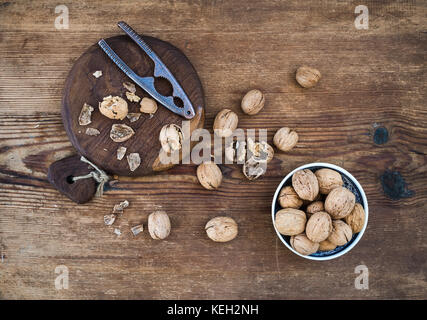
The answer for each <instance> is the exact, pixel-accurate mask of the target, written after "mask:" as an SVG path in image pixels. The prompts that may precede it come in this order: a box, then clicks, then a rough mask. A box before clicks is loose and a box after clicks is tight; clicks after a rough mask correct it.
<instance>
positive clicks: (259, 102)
mask: <svg viewBox="0 0 427 320" xmlns="http://www.w3.org/2000/svg"><path fill="white" fill-rule="evenodd" d="M264 103H265V97H264V94H263V93H262V92H261V91H260V90H257V89H254V90H251V91H249V92H248V93H246V94H245V96H244V97H243V99H242V103H241V107H242V110H243V112H244V113H246V114H249V115H254V114H257V113H258V112H260V111H261V109H262V108H263V107H264Z"/></svg>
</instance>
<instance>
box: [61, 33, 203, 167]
mask: <svg viewBox="0 0 427 320" xmlns="http://www.w3.org/2000/svg"><path fill="white" fill-rule="evenodd" d="M142 38H143V40H144V41H145V42H146V43H147V44H148V45H149V46H150V47H151V48H152V49H153V51H154V52H156V53H157V55H158V56H159V57H160V59H161V60H162V61H163V62H164V63H165V64H166V66H167V67H168V68H169V70H170V71H171V72H172V74H173V75H174V76H175V78H176V79H177V80H178V82H179V83H180V84H181V86H182V88H183V89H184V91H185V92H186V94H187V95H188V97H189V99H190V100H191V102H192V104H193V107H194V111H195V114H196V115H195V116H194V118H193V119H192V120H191V122H190V128H191V131H193V130H194V129H196V128H199V127H202V126H203V121H204V95H203V88H202V85H201V83H200V79H199V77H198V75H197V73H196V71H195V69H194V67H193V66H192V65H191V63H190V61H189V60H188V59H187V57H186V56H185V55H184V54H183V53H182V52H181V51H180V50H179V49H177V48H176V47H174V46H173V45H171V44H170V43H168V42H165V41H161V40H159V39H156V38H152V37H146V36H143V37H142ZM106 42H107V43H108V44H109V45H110V47H111V48H112V49H113V50H114V51H115V52H116V53H117V54H118V56H119V57H121V58H122V60H123V61H124V62H125V63H126V64H127V65H128V66H129V67H130V68H131V69H133V70H134V71H135V72H136V73H137V74H138V75H140V76H143V77H144V76H153V72H154V63H153V62H152V60H151V59H150V58H149V57H148V56H147V55H146V54H145V52H144V51H143V50H142V49H141V48H139V47H138V45H137V44H136V43H134V42H133V41H132V40H131V39H130V38H129V37H127V36H116V37H112V38H108V39H106ZM98 70H100V71H102V76H101V77H99V78H95V77H94V76H93V73H94V72H95V71H98ZM123 82H132V80H131V79H129V78H128V77H127V76H126V75H125V74H124V73H123V72H122V71H121V70H120V69H119V68H118V67H117V66H116V65H115V64H114V63H113V62H112V61H111V60H110V59H109V58H108V57H107V55H106V54H105V53H104V51H102V49H101V48H100V47H99V46H98V44H95V45H93V46H92V47H90V48H89V49H88V50H87V51H86V52H85V53H84V54H83V55H82V56H81V57H80V58H79V59H78V60H77V61H76V62H75V64H74V66H73V68H72V69H71V71H70V73H69V75H68V77H67V80H66V83H65V92H64V97H63V100H62V120H63V122H64V126H65V130H66V131H67V134H68V136H69V138H70V140H71V142H72V144H73V146H74V147H75V148H76V149H77V151H78V153H80V154H81V155H83V156H85V157H86V158H87V159H89V160H90V161H92V162H93V163H95V164H96V165H97V166H99V167H100V168H101V169H103V170H105V171H106V172H108V173H110V174H117V175H122V176H141V175H147V174H150V173H153V172H155V171H160V170H163V169H167V168H170V167H171V166H164V165H162V164H161V163H160V162H159V159H158V156H159V151H160V150H161V145H160V142H159V133H160V130H161V128H162V127H163V126H164V125H166V124H171V123H174V124H177V125H179V126H182V121H185V119H184V118H182V117H180V116H178V115H176V114H175V113H173V112H172V111H169V110H168V109H167V108H165V107H164V106H162V105H161V104H160V103H158V109H157V112H156V113H155V114H154V115H153V116H152V117H150V115H149V114H145V113H142V114H141V117H140V118H139V120H137V121H135V122H133V123H131V122H130V121H129V119H128V118H125V119H124V120H113V119H109V118H107V117H105V116H104V115H102V114H101V113H100V112H99V109H98V104H99V102H100V101H102V99H103V97H106V96H110V95H111V96H120V97H122V98H124V99H125V100H126V101H127V102H128V107H129V113H133V112H139V108H140V105H139V103H136V102H130V101H128V100H127V99H126V94H125V93H126V91H127V90H126V89H125V88H124V87H123ZM155 86H156V89H157V90H158V91H159V92H160V93H161V94H163V95H165V96H169V95H171V94H172V86H171V85H170V83H169V81H167V80H166V79H163V78H157V79H156V82H155ZM136 88H137V90H136V95H138V96H139V97H141V98H143V97H149V95H148V94H147V93H146V92H145V91H144V90H143V89H141V88H140V87H138V86H136ZM84 103H87V104H89V105H91V106H93V107H94V109H95V110H94V111H93V112H92V123H90V124H89V125H87V126H81V125H79V122H78V118H79V115H80V111H81V109H82V106H83V104H84ZM114 123H124V124H126V125H128V126H130V127H131V128H132V129H133V130H134V131H135V134H134V135H133V136H132V137H131V138H130V139H129V140H127V141H125V142H121V143H117V142H114V141H112V140H111V138H110V130H111V126H112V125H113V124H114ZM88 127H90V128H95V129H98V130H99V131H100V134H99V135H98V136H89V135H87V134H86V133H85V132H86V129H87V128H88ZM121 146H123V147H126V148H127V151H126V155H128V154H130V153H134V152H137V153H139V155H140V157H141V165H140V166H139V167H138V168H137V169H136V170H135V171H133V172H131V171H130V170H129V164H128V162H127V159H126V156H125V157H124V158H123V159H122V160H117V148H119V147H121Z"/></svg>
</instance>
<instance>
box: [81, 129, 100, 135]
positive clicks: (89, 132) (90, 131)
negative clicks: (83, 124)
mask: <svg viewBox="0 0 427 320" xmlns="http://www.w3.org/2000/svg"><path fill="white" fill-rule="evenodd" d="M85 133H86V134H87V135H88V136H97V135H99V134H100V133H101V132H99V130H98V129H95V128H87V129H86V132H85Z"/></svg>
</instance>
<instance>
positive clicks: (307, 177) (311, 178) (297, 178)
mask: <svg viewBox="0 0 427 320" xmlns="http://www.w3.org/2000/svg"><path fill="white" fill-rule="evenodd" d="M292 186H293V187H294V189H295V192H296V193H297V194H298V196H299V197H300V198H301V199H303V200H309V201H314V200H315V199H316V197H317V196H318V194H319V183H318V182H317V178H316V176H315V175H314V173H313V172H312V171H311V170H309V169H303V170H298V171H297V172H295V173H294V174H293V176H292Z"/></svg>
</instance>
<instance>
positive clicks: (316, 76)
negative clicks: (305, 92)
mask: <svg viewBox="0 0 427 320" xmlns="http://www.w3.org/2000/svg"><path fill="white" fill-rule="evenodd" d="M321 77H322V75H321V74H320V71H319V70H317V69H314V68H310V67H307V66H302V67H299V68H298V70H297V72H296V79H297V82H298V83H299V84H300V85H301V86H302V87H304V88H311V87H314V86H315V85H316V84H317V82H319V80H320V78H321Z"/></svg>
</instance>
